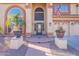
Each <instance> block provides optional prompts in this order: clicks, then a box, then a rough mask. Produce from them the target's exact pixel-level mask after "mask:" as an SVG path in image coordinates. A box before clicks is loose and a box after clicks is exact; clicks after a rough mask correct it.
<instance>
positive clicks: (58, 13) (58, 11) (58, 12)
mask: <svg viewBox="0 0 79 59" xmlns="http://www.w3.org/2000/svg"><path fill="white" fill-rule="evenodd" d="M56 14H57V16H60V15H61V12H60V5H58V8H57V11H56Z"/></svg>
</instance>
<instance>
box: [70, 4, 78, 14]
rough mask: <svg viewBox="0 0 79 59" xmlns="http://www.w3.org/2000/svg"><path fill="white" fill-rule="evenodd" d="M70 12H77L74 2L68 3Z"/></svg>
mask: <svg viewBox="0 0 79 59" xmlns="http://www.w3.org/2000/svg"><path fill="white" fill-rule="evenodd" d="M70 8H71V9H70V13H71V14H77V8H76V4H70Z"/></svg>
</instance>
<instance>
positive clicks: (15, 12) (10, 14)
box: [5, 6, 26, 35]
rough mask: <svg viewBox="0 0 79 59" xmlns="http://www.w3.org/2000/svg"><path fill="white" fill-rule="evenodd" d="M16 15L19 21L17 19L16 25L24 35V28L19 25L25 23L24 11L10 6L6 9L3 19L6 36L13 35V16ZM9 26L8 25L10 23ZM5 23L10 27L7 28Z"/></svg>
mask: <svg viewBox="0 0 79 59" xmlns="http://www.w3.org/2000/svg"><path fill="white" fill-rule="evenodd" d="M16 15H18V17H19V19H18V23H19V24H20V27H19V28H20V30H21V31H22V34H24V33H25V30H26V29H25V26H21V24H22V23H23V22H22V20H24V21H25V15H26V14H25V10H24V9H23V8H21V7H19V6H11V7H10V8H9V9H7V11H6V14H5V16H6V18H5V29H6V30H5V33H6V34H8V35H9V34H12V35H13V32H12V30H13V27H14V26H15V25H16V24H15V23H14V16H16ZM9 22H10V23H11V24H10V23H9ZM7 23H8V25H9V24H10V26H7Z"/></svg>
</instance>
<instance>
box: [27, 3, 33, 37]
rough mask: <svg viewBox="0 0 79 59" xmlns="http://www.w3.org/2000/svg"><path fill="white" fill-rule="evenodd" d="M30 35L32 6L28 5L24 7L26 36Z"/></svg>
mask: <svg viewBox="0 0 79 59" xmlns="http://www.w3.org/2000/svg"><path fill="white" fill-rule="evenodd" d="M28 5H29V4H28ZM31 35H32V8H31V5H30V6H28V7H27V8H26V36H31Z"/></svg>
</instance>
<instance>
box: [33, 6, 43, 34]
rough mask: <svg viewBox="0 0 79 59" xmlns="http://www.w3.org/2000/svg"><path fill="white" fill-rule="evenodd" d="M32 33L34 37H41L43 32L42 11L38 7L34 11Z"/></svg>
mask: <svg viewBox="0 0 79 59" xmlns="http://www.w3.org/2000/svg"><path fill="white" fill-rule="evenodd" d="M34 22H35V24H34V31H35V32H36V35H42V34H43V32H44V10H43V9H42V8H41V7H38V8H36V9H35V11H34Z"/></svg>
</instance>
